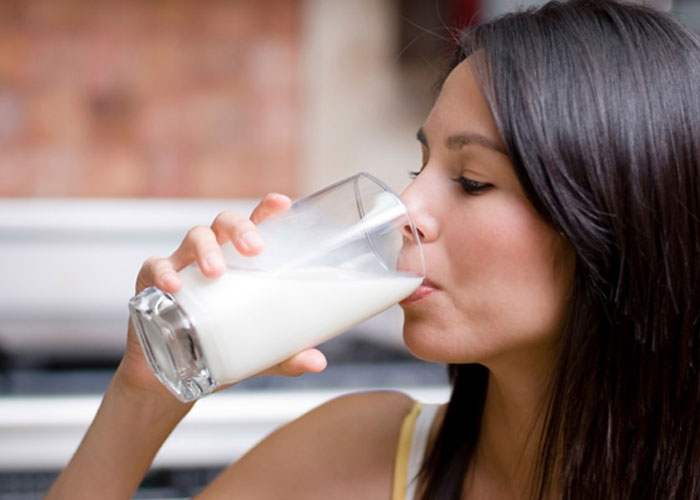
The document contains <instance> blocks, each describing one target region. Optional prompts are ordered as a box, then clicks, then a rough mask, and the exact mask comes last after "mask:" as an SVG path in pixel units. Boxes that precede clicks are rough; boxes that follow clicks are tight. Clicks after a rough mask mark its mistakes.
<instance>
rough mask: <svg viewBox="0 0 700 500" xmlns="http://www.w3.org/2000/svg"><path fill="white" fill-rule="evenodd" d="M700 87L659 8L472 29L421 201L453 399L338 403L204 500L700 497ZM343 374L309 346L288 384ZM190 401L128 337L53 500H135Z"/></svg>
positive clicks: (250, 238)
mask: <svg viewBox="0 0 700 500" xmlns="http://www.w3.org/2000/svg"><path fill="white" fill-rule="evenodd" d="M698 82H700V41H699V40H698V38H697V37H695V36H694V35H692V34H691V33H689V32H688V31H687V30H685V29H684V28H682V27H681V26H680V25H679V24H677V23H676V22H674V21H673V20H671V19H670V18H669V17H667V16H666V15H664V14H661V13H658V12H655V11H652V10H650V9H647V8H644V7H639V6H630V5H623V4H618V3H614V2H612V1H603V0H577V1H573V2H570V3H567V4H558V3H551V4H548V5H546V6H544V7H543V8H541V9H539V10H534V11H528V12H524V13H517V14H513V15H509V16H506V17H504V18H501V19H498V20H496V21H493V22H491V23H489V24H486V25H483V26H479V27H476V28H473V29H471V30H469V31H467V32H466V33H465V34H464V36H463V38H462V40H461V41H460V49H459V51H458V54H457V57H456V58H455V60H454V62H453V64H452V68H451V71H450V73H449V75H448V76H447V78H446V79H445V81H444V83H443V85H442V88H441V91H440V94H439V96H438V98H437V100H436V102H435V105H434V108H433V110H432V111H431V113H430V115H429V116H428V118H427V119H426V121H425V123H424V125H423V127H422V128H421V130H420V131H419V133H418V138H419V140H420V142H421V144H422V147H423V165H422V167H421V169H420V171H419V172H418V173H416V174H415V175H416V177H415V180H414V181H413V183H412V184H411V185H410V186H409V188H408V189H407V190H406V191H405V192H404V194H403V199H404V201H405V202H406V204H407V205H408V207H409V209H410V210H411V212H412V213H413V215H414V220H415V222H416V225H417V227H418V229H419V232H420V237H421V239H422V243H423V250H424V255H425V262H426V267H427V269H428V276H427V279H426V281H425V283H424V285H423V286H422V287H421V288H420V289H419V291H418V292H417V293H415V294H414V295H412V296H411V297H409V298H408V299H407V300H406V301H404V302H403V303H402V307H403V308H404V311H405V316H406V321H405V327H404V339H405V342H406V345H407V346H408V347H409V349H410V350H411V351H412V352H413V353H414V354H415V355H417V356H418V357H420V358H423V359H426V360H430V361H437V362H445V363H449V364H450V374H451V376H452V381H453V386H454V389H453V393H452V396H451V398H450V401H449V403H448V404H447V405H446V406H445V407H442V408H438V409H437V411H431V410H433V409H424V410H423V411H422V412H420V413H419V409H418V408H419V407H418V406H416V405H415V404H414V402H413V401H412V400H411V399H410V398H409V397H408V396H406V395H403V394H398V393H390V392H378V393H366V394H354V395H349V396H345V397H342V398H339V399H336V400H334V401H331V402H329V403H327V404H324V405H323V406H321V407H319V408H317V409H315V410H313V411H312V412H310V413H309V414H307V415H305V416H303V417H301V418H300V419H298V420H297V421H295V422H292V423H291V424H289V425H287V426H285V427H283V428H282V429H280V430H278V431H276V432H275V433H273V434H272V435H271V436H269V437H268V438H266V439H265V440H264V441H263V442H262V443H260V444H259V445H258V446H257V447H256V448H254V449H253V450H252V451H251V452H250V453H248V454H247V455H246V456H245V457H243V458H242V459H241V460H240V461H239V462H237V463H236V464H233V465H232V466H230V467H229V468H228V469H226V470H225V471H224V472H223V473H222V474H221V475H220V476H219V477H218V478H217V479H216V480H215V481H214V482H213V483H212V484H211V485H210V486H209V487H207V488H206V489H205V490H204V491H203V492H202V493H201V495H199V496H198V498H201V499H214V498H230V497H233V498H255V499H265V498H285V499H286V498H304V499H312V498H323V499H328V498H333V499H344V498H353V499H355V498H363V499H371V498H377V499H388V498H392V495H393V497H394V498H404V497H405V498H421V499H434V498H440V499H447V498H454V499H457V498H470V499H471V498H478V499H481V498H498V499H507V498H567V499H578V498H580V499H621V498H635V499H637V498H654V499H681V498H682V499H690V498H700V444H698V440H697V439H696V437H697V435H698V422H699V421H700V376H699V374H698V367H700V356H699V352H700V342H699V340H700V339H699V338H698V336H699V334H700V291H699V289H698V286H697V283H700V267H699V266H698V255H699V254H700V194H699V189H698V185H699V182H700V166H699V164H700V88H699V87H698ZM288 206H289V199H288V198H286V197H284V196H281V195H270V196H268V197H266V198H265V199H264V200H263V201H262V202H261V204H260V205H259V206H258V207H257V208H256V209H255V211H254V212H253V214H252V216H251V218H250V219H245V218H244V217H241V216H238V215H235V214H231V213H222V214H221V215H220V216H219V217H218V218H217V219H216V220H215V221H214V224H213V225H212V226H211V228H202V227H200V228H195V229H193V230H192V231H190V233H189V234H188V235H187V237H186V238H185V240H184V241H183V243H182V245H181V246H180V248H178V249H177V250H176V251H175V253H174V254H173V255H172V256H170V257H169V258H166V259H151V260H149V261H147V262H146V263H145V264H144V266H143V268H142V270H141V273H140V274H139V278H138V284H137V290H141V289H142V288H143V287H145V286H148V285H151V284H156V285H158V286H160V287H161V288H163V289H165V290H168V291H171V292H174V291H175V290H177V289H178V287H179V285H180V282H179V279H178V277H177V275H176V274H175V271H176V270H178V269H180V268H182V267H183V266H185V265H186V264H188V263H189V262H192V261H195V260H196V261H197V263H198V264H199V266H200V267H201V268H202V270H203V271H204V273H205V274H208V275H209V276H217V275H220V274H221V273H222V272H223V264H222V261H221V257H220V253H219V249H218V248H219V247H218V244H220V243H222V242H224V241H226V240H231V241H233V243H234V244H235V245H236V246H237V247H238V248H239V250H241V251H242V252H244V253H247V254H250V255H253V254H255V253H257V252H259V251H261V250H262V246H263V243H262V242H261V241H260V238H259V236H258V235H257V233H256V232H255V229H254V224H255V223H257V222H259V221H260V220H262V219H264V218H265V217H267V216H269V215H270V214H273V213H276V212H278V211H281V210H285V209H286V208H287V207H288ZM405 251H406V254H407V258H408V259H409V260H410V256H411V251H412V249H411V248H410V247H409V248H406V249H405ZM324 366H325V359H324V358H323V356H322V354H321V353H320V352H319V351H316V350H309V351H305V352H303V353H300V354H299V355H297V356H295V357H293V358H292V359H290V360H288V361H287V362H285V363H283V364H282V365H280V366H279V367H277V368H276V369H275V371H276V372H277V373H284V374H290V375H291V374H297V373H302V372H308V371H311V372H315V371H319V370H322V369H323V368H324ZM189 408H190V406H189V405H184V404H181V403H179V402H177V401H176V400H175V399H174V398H173V397H171V396H170V394H169V393H168V392H167V391H166V390H165V389H164V388H162V387H161V385H160V384H159V383H158V382H157V381H156V380H155V379H154V377H153V376H152V375H151V374H150V372H149V371H148V368H147V367H146V364H145V363H144V360H143V358H142V356H141V350H140V347H139V345H138V343H137V342H136V339H135V337H134V334H133V332H131V331H130V332H129V336H128V345H127V352H126V354H125V356H124V359H123V360H122V363H121V364H120V366H119V368H118V370H117V372H116V374H115V376H114V379H113V381H112V384H111V385H110V387H109V389H108V391H107V393H106V394H105V397H104V400H103V402H102V406H101V408H100V410H99V412H98V415H97V416H96V418H95V421H94V422H93V424H92V426H91V428H90V430H89V431H88V433H87V435H86V437H85V439H84V440H83V443H82V444H81V446H80V448H79V450H78V452H77V453H76V455H75V456H74V458H73V460H72V461H71V463H70V464H69V465H68V467H67V468H66V470H65V471H64V472H63V474H62V475H61V476H60V477H59V479H58V480H57V482H56V484H55V485H54V487H53V489H52V491H51V492H50V493H49V496H48V498H72V499H75V498H128V497H129V496H130V495H131V494H132V493H133V491H134V490H135V489H136V487H137V485H138V483H139V481H140V480H141V478H142V476H143V474H144V473H145V471H146V470H147V468H148V466H149V464H150V462H151V460H152V458H153V456H154V454H155V453H156V451H157V450H158V448H159V447H160V446H161V444H162V443H163V441H164V440H165V438H166V437H167V435H168V434H169V433H170V431H171V430H172V429H173V428H174V427H175V425H176V424H177V423H178V422H179V420H180V419H181V418H182V417H183V416H184V415H185V414H186V413H187V411H188V410H189ZM421 415H422V416H421ZM426 415H427V417H426ZM416 422H419V423H418V424H416ZM411 435H413V439H414V442H418V441H419V440H420V439H425V440H426V441H427V445H426V455H425V459H424V460H422V461H421V460H420V458H421V456H422V455H421V453H422V450H421V449H420V448H421V447H418V446H417V447H416V448H418V449H417V450H413V456H412V460H411V461H412V463H415V462H416V459H417V463H418V464H419V465H420V464H421V463H422V466H421V467H420V472H419V474H418V475H417V478H416V480H415V481H411V475H412V474H410V473H408V474H407V473H406V469H405V466H406V463H405V462H406V458H407V455H406V454H407V453H408V449H407V448H406V446H405V444H406V442H409V441H410V438H411ZM407 438H408V440H409V441H407ZM397 450H398V451H397ZM405 475H406V476H407V478H406V479H404V476H405ZM407 483H408V487H409V490H408V493H406V492H405V488H406V486H407ZM412 487H415V488H416V492H415V493H413V492H412V490H410V488H412Z"/></svg>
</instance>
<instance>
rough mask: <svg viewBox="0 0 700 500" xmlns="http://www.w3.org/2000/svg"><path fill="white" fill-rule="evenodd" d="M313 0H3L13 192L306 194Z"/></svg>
mask: <svg viewBox="0 0 700 500" xmlns="http://www.w3.org/2000/svg"><path fill="white" fill-rule="evenodd" d="M300 4H301V0H219V1H213V0H212V1H205V0H197V1H188V0H167V1H166V0H84V1H81V0H2V2H0V196H12V197H15V196H59V197H63V196H76V197H92V196H95V197H111V196H117V197H145V196H156V197H194V196H197V197H199V196H205V197H206V196H213V197H248V196H259V195H260V194H263V193H265V192H267V191H270V190H276V191H282V192H287V193H291V194H295V192H296V189H295V187H296V186H295V182H294V180H295V178H296V175H295V173H296V170H297V168H298V157H299V140H300V137H299V130H300V128H301V127H300V105H299V93H300V92H299V91H300V89H299V86H300V85H299V80H300V74H299V73H300V70H299V52H300V50H299V39H300V21H301V19H300V15H301V14H300V11H301V5H300Z"/></svg>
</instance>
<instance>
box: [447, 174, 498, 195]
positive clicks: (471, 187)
mask: <svg viewBox="0 0 700 500" xmlns="http://www.w3.org/2000/svg"><path fill="white" fill-rule="evenodd" d="M452 181H453V182H456V183H457V184H459V185H460V186H462V189H463V190H464V192H465V193H467V194H479V193H483V192H484V191H486V190H488V189H489V188H492V187H493V184H487V183H485V182H477V181H473V180H471V179H468V178H466V177H457V178H456V179H452Z"/></svg>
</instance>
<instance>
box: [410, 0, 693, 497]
mask: <svg viewBox="0 0 700 500" xmlns="http://www.w3.org/2000/svg"><path fill="white" fill-rule="evenodd" d="M475 53H478V54H477V55H476V56H475V57H473V58H472V59H471V60H470V62H472V61H473V62H474V64H473V68H474V70H475V71H476V74H477V77H478V78H479V81H480V84H481V87H482V91H483V93H484V95H485V97H486V100H487V102H488V104H489V107H490V109H491V112H492V114H493V116H494V119H495V121H496V124H497V126H498V130H499V132H500V134H501V137H502V138H503V141H504V143H505V144H506V147H507V150H508V153H509V157H510V161H511V163H512V164H513V166H514V169H515V172H516V174H517V175H518V178H519V180H520V182H521V184H522V186H523V188H524V190H525V192H526V193H527V195H528V198H529V200H530V201H531V203H532V204H533V206H534V207H535V208H536V209H537V211H538V212H539V214H540V215H541V217H543V219H544V220H546V221H547V222H548V223H549V224H551V226H552V227H553V228H554V229H555V230H557V231H559V232H561V233H562V234H563V235H564V236H565V237H566V239H567V240H568V241H569V243H570V245H571V247H572V248H573V250H574V252H575V255H576V257H575V258H576V269H575V274H574V283H573V290H572V298H571V306H570V307H571V309H570V314H569V316H568V319H567V324H566V326H565V328H564V331H563V332H562V336H561V339H560V349H559V358H558V360H557V365H556V368H555V370H554V373H553V376H552V379H551V381H550V384H551V385H550V389H549V391H548V394H547V399H546V400H545V401H543V404H542V414H541V415H540V418H542V421H543V422H544V427H543V431H542V434H541V435H538V436H535V438H536V439H537V440H538V442H539V446H540V447H539V455H538V460H537V463H536V464H534V471H533V478H532V481H531V483H532V485H531V491H529V492H526V493H527V494H528V495H530V496H531V497H534V498H545V497H547V498H550V497H551V496H552V495H553V494H554V493H556V494H558V496H559V495H560V497H561V498H565V499H572V500H573V499H582V500H583V499H586V500H591V499H601V500H602V499H606V500H607V499H622V498H634V499H664V500H668V499H696V498H700V439H699V437H700V374H699V372H698V369H699V367H700V339H699V337H700V266H699V265H698V259H700V166H699V165H700V41H699V39H698V37H697V36H695V35H694V34H692V33H691V32H690V31H688V30H687V29H686V28H684V27H682V26H681V25H680V24H679V23H678V22H676V21H675V20H673V19H672V18H671V17H670V16H668V15H666V14H663V13H661V12H658V11H655V10H653V9H650V8H646V7H642V6H634V5H630V4H622V3H617V2H614V1H604V0H574V1H571V2H568V3H560V2H551V3H549V4H547V5H545V6H543V7H541V8H539V9H532V10H527V11H523V12H519V13H514V14H509V15H506V16H505V17H502V18H499V19H497V20H495V21H492V22H489V23H488V24H484V25H480V26H476V27H474V28H470V29H469V30H468V31H466V32H465V33H464V34H463V37H462V38H461V42H460V47H459V50H458V53H457V55H456V57H455V59H454V61H453V64H452V67H453V68H454V67H455V66H456V65H457V64H458V63H459V62H460V61H462V60H464V59H465V58H466V57H468V56H470V55H472V54H475ZM449 371H450V375H451V379H452V382H453V392H452V397H451V399H450V402H449V404H448V407H447V412H446V415H445V419H444V421H443V424H442V427H441V429H440V430H439V433H438V436H437V439H436V441H435V443H434V445H433V447H432V448H431V450H429V453H428V455H427V458H426V461H425V463H424V464H423V468H422V471H421V477H420V480H421V484H423V485H424V488H423V494H422V498H423V499H424V500H434V499H458V498H460V493H461V491H462V488H463V484H464V481H465V477H466V474H467V473H468V470H469V466H470V464H471V463H472V461H473V458H474V453H475V450H476V446H477V442H478V436H479V432H480V422H481V415H482V412H483V408H484V401H485V398H486V388H487V384H488V370H487V369H486V368H485V367H483V366H480V365H451V366H450V367H449Z"/></svg>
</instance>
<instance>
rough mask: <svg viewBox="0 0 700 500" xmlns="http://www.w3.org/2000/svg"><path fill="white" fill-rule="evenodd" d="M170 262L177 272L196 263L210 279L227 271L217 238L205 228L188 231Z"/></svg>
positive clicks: (197, 227) (200, 227)
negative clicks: (193, 262)
mask: <svg viewBox="0 0 700 500" xmlns="http://www.w3.org/2000/svg"><path fill="white" fill-rule="evenodd" d="M170 261H171V263H172V266H173V267H174V268H175V269H177V270H180V269H182V268H183V267H185V266H186V265H188V264H190V263H191V262H192V261H196V262H197V264H198V265H199V268H200V269H201V270H202V273H203V274H204V275H205V276H207V277H210V278H214V277H216V276H220V275H221V274H223V273H224V271H226V265H225V264H224V258H223V257H222V255H221V247H220V246H219V242H218V240H217V237H216V235H215V234H214V232H213V231H212V230H211V229H210V228H208V227H204V226H195V227H193V228H192V229H190V230H189V231H188V233H187V236H185V239H184V240H182V243H181V244H180V246H179V247H178V249H177V250H175V252H173V254H172V255H171V256H170Z"/></svg>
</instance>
